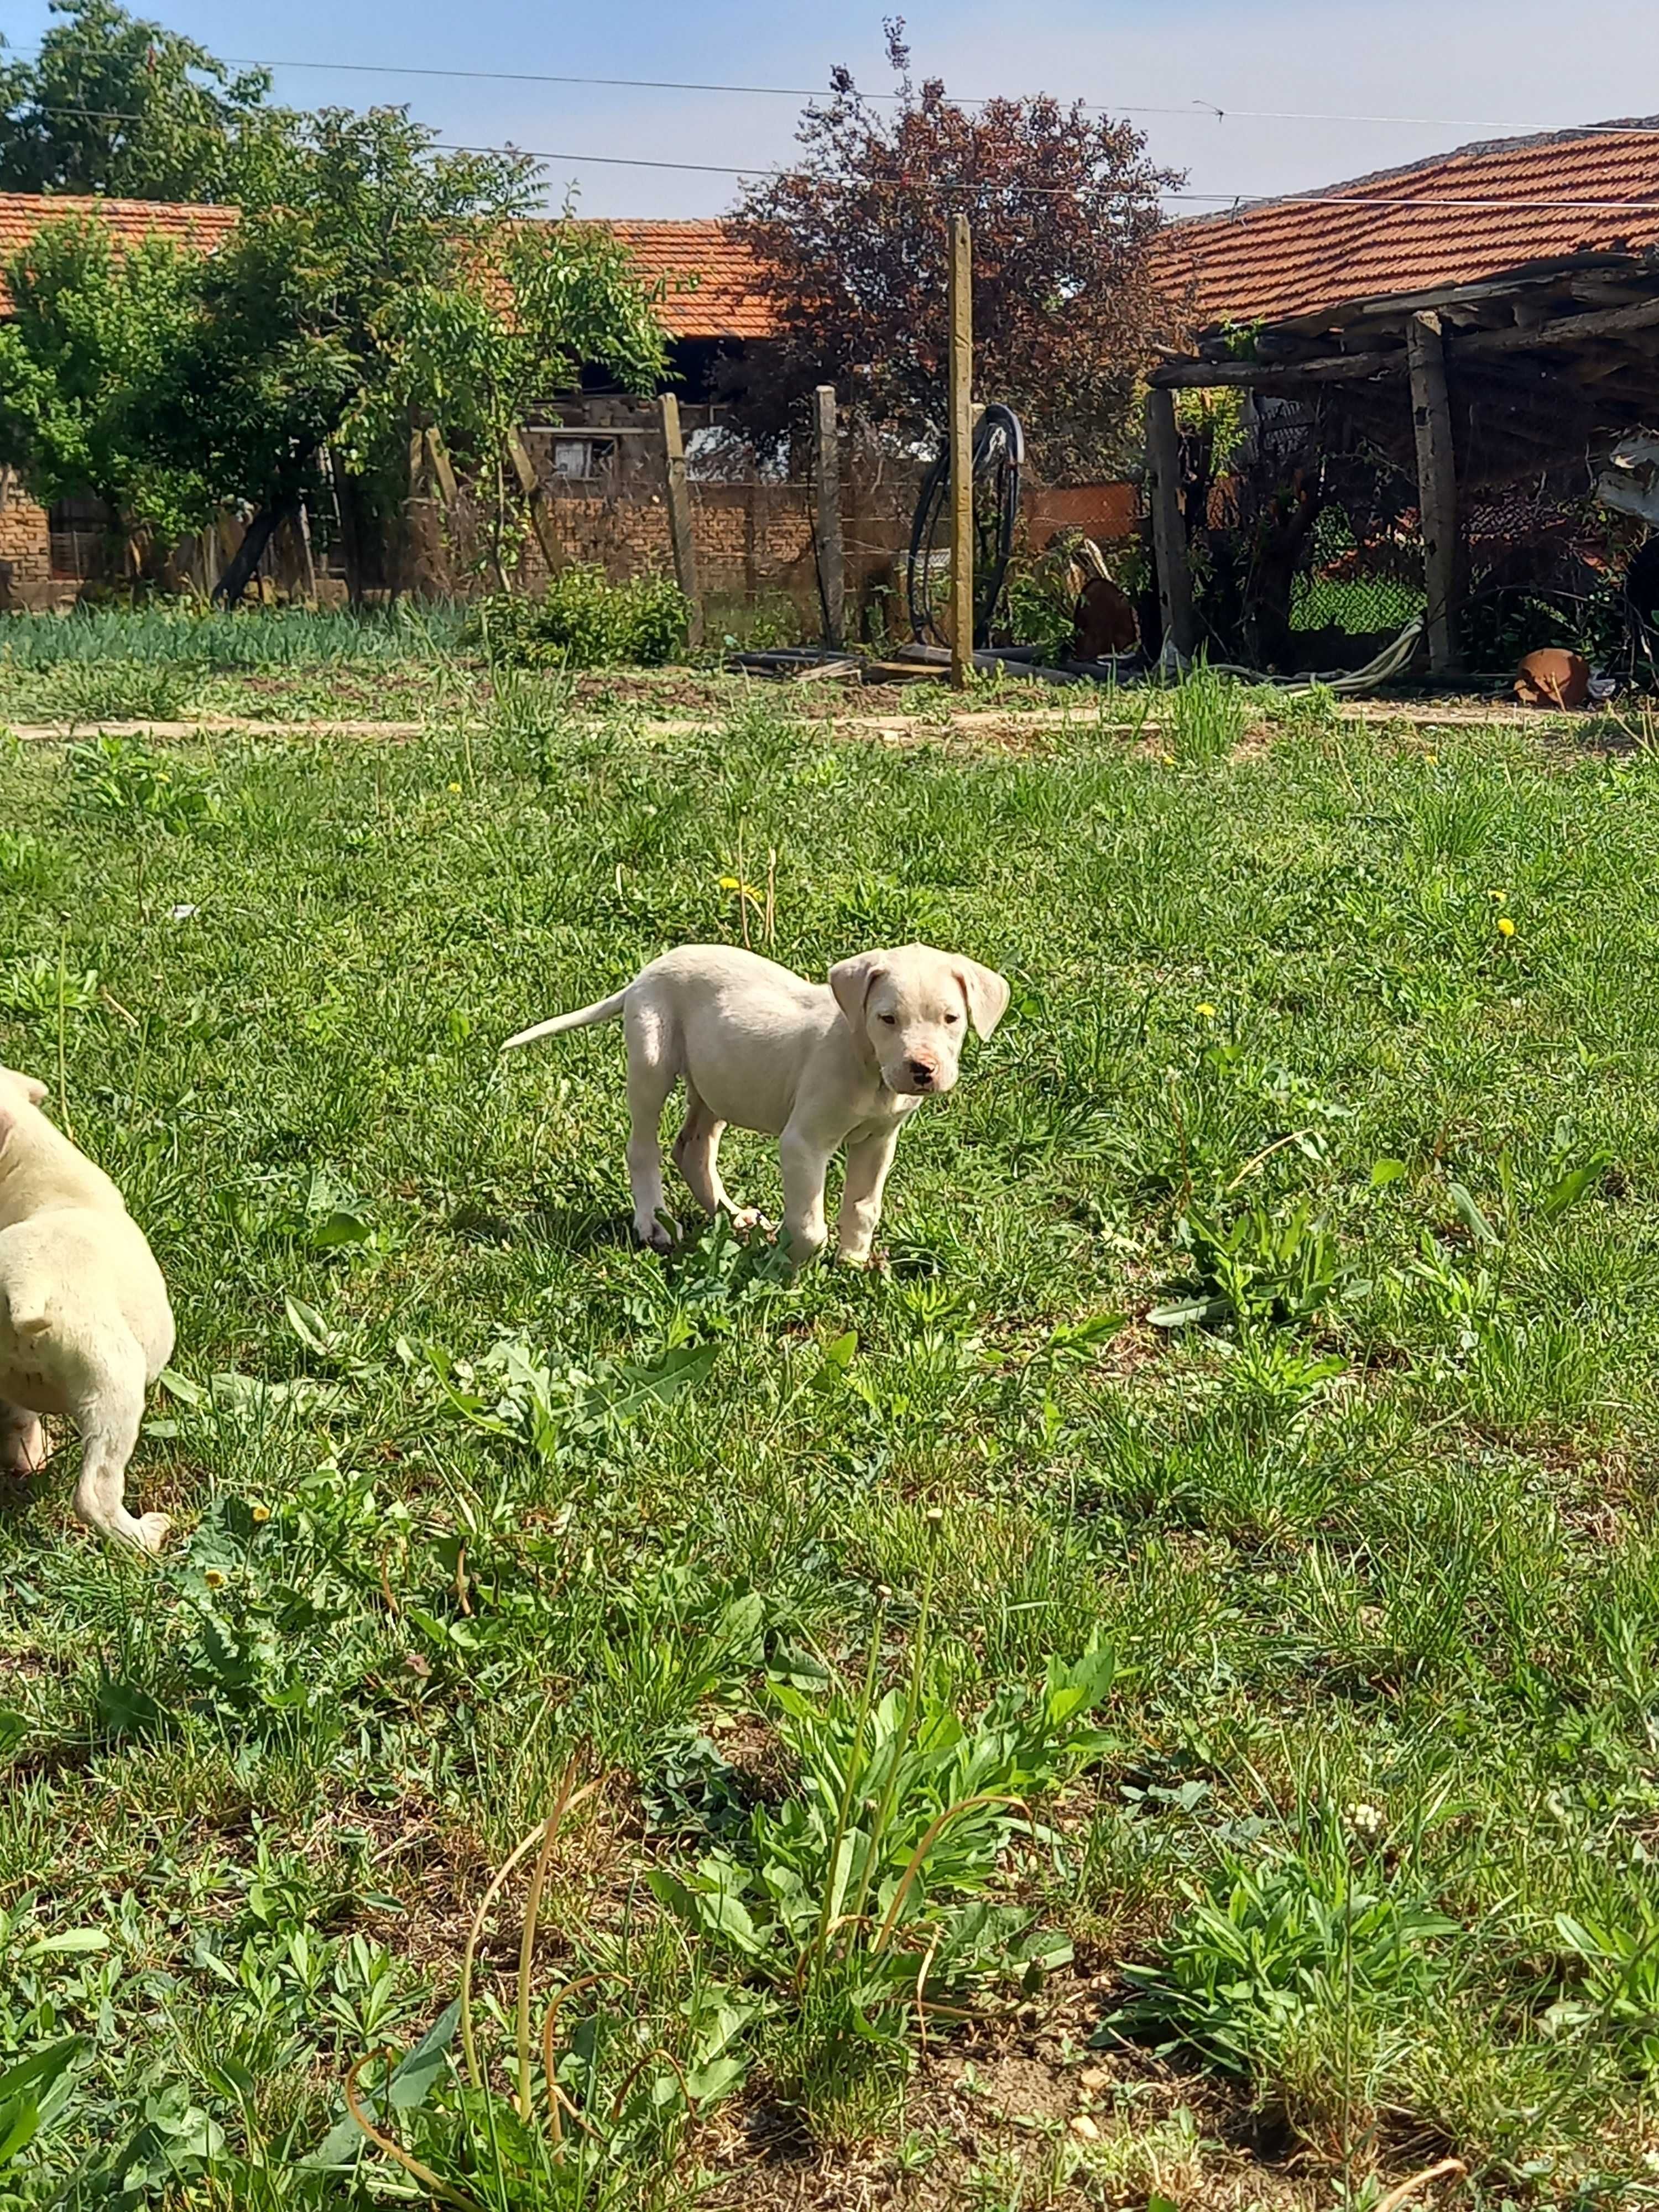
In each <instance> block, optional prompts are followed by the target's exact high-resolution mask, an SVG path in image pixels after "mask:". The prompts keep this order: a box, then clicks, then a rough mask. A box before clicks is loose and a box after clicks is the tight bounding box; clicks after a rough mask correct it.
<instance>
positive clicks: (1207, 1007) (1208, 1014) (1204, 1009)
mask: <svg viewBox="0 0 1659 2212" xmlns="http://www.w3.org/2000/svg"><path fill="white" fill-rule="evenodd" d="M1198 1011H1199V1012H1200V1014H1202V1015H1203V1017H1204V1018H1205V1020H1206V1022H1212V1021H1213V1020H1214V1019H1215V1008H1214V1007H1213V1006H1212V1005H1211V1004H1210V1002H1209V1000H1207V999H1206V1000H1205V1001H1204V1004H1203V1005H1202V1006H1200V1008H1199V1010H1198Z"/></svg>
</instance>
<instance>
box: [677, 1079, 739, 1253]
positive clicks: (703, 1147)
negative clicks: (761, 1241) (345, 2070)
mask: <svg viewBox="0 0 1659 2212" xmlns="http://www.w3.org/2000/svg"><path fill="white" fill-rule="evenodd" d="M685 1095H686V1098H687V1101H688V1104H687V1108H686V1115H685V1121H684V1125H683V1126H682V1127H681V1130H680V1133H679V1134H678V1137H676V1138H675V1139H674V1164H675V1166H676V1167H677V1168H678V1170H679V1171H680V1173H681V1174H682V1175H683V1176H684V1178H685V1183H686V1188H687V1189H688V1190H690V1194H691V1195H692V1197H693V1198H695V1199H696V1201H697V1204H698V1205H699V1206H701V1207H702V1210H703V1212H705V1213H707V1214H708V1215H709V1216H710V1217H711V1218H712V1217H713V1216H714V1214H716V1213H727V1214H729V1215H730V1216H731V1218H732V1227H733V1228H734V1229H752V1228H753V1227H754V1226H755V1225H756V1223H757V1221H758V1220H759V1219H760V1214H759V1212H757V1209H756V1208H755V1207H754V1206H733V1205H732V1200H731V1199H730V1198H729V1197H728V1196H727V1195H726V1185H725V1184H724V1183H723V1182H721V1181H720V1138H721V1137H722V1135H723V1134H724V1133H725V1130H726V1124H725V1122H724V1121H716V1120H715V1119H714V1115H712V1114H711V1113H710V1112H709V1110H708V1107H707V1106H706V1105H705V1104H704V1103H703V1101H702V1098H700V1097H698V1095H697V1092H696V1089H695V1087H694V1086H693V1085H692V1082H691V1079H690V1077H689V1076H688V1077H687V1078H686V1083H685Z"/></svg>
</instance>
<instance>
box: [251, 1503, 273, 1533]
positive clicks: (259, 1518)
mask: <svg viewBox="0 0 1659 2212" xmlns="http://www.w3.org/2000/svg"><path fill="white" fill-rule="evenodd" d="M252 1518H253V1525H254V1527H255V1528H264V1525H265V1523H266V1522H267V1521H269V1520H270V1506H268V1505H256V1506H255V1507H254V1508H253V1515H252Z"/></svg>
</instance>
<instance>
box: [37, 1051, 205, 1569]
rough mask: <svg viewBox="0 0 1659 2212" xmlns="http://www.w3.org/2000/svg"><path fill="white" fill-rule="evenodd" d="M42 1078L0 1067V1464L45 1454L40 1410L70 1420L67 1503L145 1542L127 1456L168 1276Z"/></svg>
mask: <svg viewBox="0 0 1659 2212" xmlns="http://www.w3.org/2000/svg"><path fill="white" fill-rule="evenodd" d="M44 1097H46V1085H45V1084H44V1083H37V1082H36V1081H35V1079H34V1078H33V1076H32V1075H19V1074H18V1073H16V1072H15V1069H12V1068H9V1067H0V1473H4V1474H33V1472H34V1470H35V1469H36V1468H38V1467H40V1465H41V1464H42V1462H44V1459H45V1457H46V1452H45V1446H44V1442H43V1439H42V1437H41V1433H40V1415H41V1414H42V1413H56V1414H59V1415H62V1416H64V1417H66V1418H67V1419H70V1420H72V1421H73V1422H74V1423H75V1424H76V1427H77V1428H78V1429H79V1430H80V1431H81V1437H82V1447H83V1449H82V1462H81V1480H80V1481H79V1483H78V1484H77V1485H76V1492H75V1510H76V1512H77V1513H78V1514H79V1515H80V1516H81V1518H82V1520H83V1521H86V1522H90V1524H91V1525H92V1527H93V1528H96V1529H98V1530H99V1531H100V1534H103V1535H106V1536H114V1537H120V1538H122V1539H123V1540H124V1541H125V1542H127V1543H129V1544H136V1545H137V1547H138V1548H139V1549H140V1550H141V1551H145V1552H154V1551H157V1550H159V1549H160V1547H161V1539H162V1538H163V1537H164V1536H165V1535H166V1534H167V1529H168V1528H169V1527H170V1526H171V1523H170V1522H169V1521H168V1519H167V1515H166V1514H165V1513H146V1514H144V1515H143V1516H142V1517H140V1518H139V1519H137V1520H135V1519H134V1517H133V1516H132V1515H131V1513H129V1512H128V1511H127V1509H126V1505H125V1487H126V1471H127V1462H128V1461H129V1460H130V1459H131V1456H132V1450H133V1446H134V1445H135V1444H136V1443H137V1441H138V1428H139V1424H140V1423H141V1422H142V1420H143V1417H144V1395H145V1393H146V1391H147V1390H148V1389H149V1386H150V1384H151V1383H153V1382H154V1381H155V1378H156V1376H158V1375H159V1374H160V1373H161V1370H162V1369H163V1368H164V1367H165V1366H166V1365H167V1361H168V1360H169V1359H170V1358H172V1356H173V1312H172V1309H171V1308H170V1307H169V1305H168V1304H167V1285H166V1284H165V1283H164V1282H163V1281H162V1279H161V1269H160V1268H159V1267H157V1266H156V1264H155V1259H154V1257H153V1255H152V1254H151V1252H150V1249H149V1245H148V1244H147V1243H145V1242H144V1237H143V1231H142V1230H141V1229H140V1228H139V1227H138V1225H137V1222H135V1221H134V1220H133V1218H132V1217H131V1214H130V1213H129V1212H127V1209H126V1206H125V1203H124V1201H123V1200H122V1197H121V1194H120V1192H119V1191H118V1190H117V1188H115V1185H114V1184H113V1183H112V1182H111V1181H110V1179H109V1177H108V1176H106V1174H105V1173H104V1171H103V1170H102V1169H101V1168H95V1167H94V1165H93V1164H92V1162H91V1161H90V1160H89V1159H88V1158H86V1156H85V1155H84V1154H83V1153H82V1152H77V1151H76V1148H75V1146H73V1145H72V1144H70V1140H69V1139H68V1138H67V1137H66V1136H64V1133H62V1131H61V1130H59V1129H57V1128H54V1127H53V1126H52V1123H51V1122H50V1121H48V1120H47V1119H46V1115H44V1114H43V1113H42V1112H41V1111H40V1101H41V1100H42V1099H43V1098H44Z"/></svg>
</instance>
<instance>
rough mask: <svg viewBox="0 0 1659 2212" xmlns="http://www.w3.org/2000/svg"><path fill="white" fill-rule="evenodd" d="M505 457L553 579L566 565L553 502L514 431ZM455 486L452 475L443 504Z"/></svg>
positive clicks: (440, 481) (446, 460) (508, 438)
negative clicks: (524, 502) (555, 520)
mask: <svg viewBox="0 0 1659 2212" xmlns="http://www.w3.org/2000/svg"><path fill="white" fill-rule="evenodd" d="M440 450H441V449H440ZM507 459H509V460H510V461H511V462H512V464H513V475H514V476H515V477H517V478H518V480H519V489H520V491H521V492H522V493H523V494H524V495H525V498H526V501H527V502H528V503H529V507H530V526H531V528H532V530H533V531H534V532H535V533H536V543H537V544H538V545H539V546H540V547H541V549H542V559H543V560H544V562H546V563H547V573H548V574H549V575H550V576H556V575H557V574H558V573H559V571H560V569H561V568H563V567H564V565H565V561H564V547H563V546H562V544H560V542H559V533H558V532H557V530H556V528H555V527H554V522H553V502H552V501H551V500H550V498H549V497H548V495H547V486H546V485H545V484H544V483H543V482H542V480H541V478H540V477H538V475H537V473H536V465H535V463H534V462H533V461H532V459H531V458H530V455H529V453H528V452H527V451H526V447H525V442H524V440H523V439H522V438H521V437H520V435H519V434H518V432H517V431H516V430H514V431H513V432H511V433H510V434H509V435H508V437H507ZM444 466H445V468H447V467H448V457H447V455H446V456H445V461H444ZM438 480H439V483H440V485H442V483H443V477H442V475H441V474H440V476H439V479H438ZM454 483H455V478H454V474H453V471H451V472H450V477H449V489H448V490H447V491H446V492H445V494H444V496H445V499H446V501H448V500H450V499H452V498H453V492H454Z"/></svg>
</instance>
